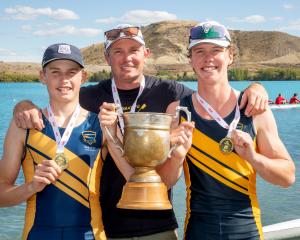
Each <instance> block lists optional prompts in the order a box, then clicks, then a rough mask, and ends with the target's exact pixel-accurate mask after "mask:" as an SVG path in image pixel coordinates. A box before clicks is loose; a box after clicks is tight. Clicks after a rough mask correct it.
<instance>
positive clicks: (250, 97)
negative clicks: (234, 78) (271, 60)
mask: <svg viewBox="0 0 300 240" xmlns="http://www.w3.org/2000/svg"><path fill="white" fill-rule="evenodd" d="M246 104H247V107H246V109H245V115H246V116H247V117H249V116H253V115H257V114H260V113H263V112H264V111H265V110H266V109H267V107H268V93H267V91H266V89H265V88H264V87H263V86H262V85H261V84H259V83H252V84H251V85H250V86H249V87H248V88H246V89H245V91H244V94H243V96H242V100H241V104H240V109H243V108H244V107H245V106H246Z"/></svg>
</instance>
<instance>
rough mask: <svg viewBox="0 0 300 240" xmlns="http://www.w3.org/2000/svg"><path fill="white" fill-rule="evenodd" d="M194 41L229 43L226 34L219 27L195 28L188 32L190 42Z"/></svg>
mask: <svg viewBox="0 0 300 240" xmlns="http://www.w3.org/2000/svg"><path fill="white" fill-rule="evenodd" d="M196 39H223V40H227V41H229V42H231V39H230V36H229V35H228V32H227V31H225V29H224V28H223V27H221V26H210V27H206V26H205V25H204V26H196V27H193V28H192V29H191V31H190V40H196Z"/></svg>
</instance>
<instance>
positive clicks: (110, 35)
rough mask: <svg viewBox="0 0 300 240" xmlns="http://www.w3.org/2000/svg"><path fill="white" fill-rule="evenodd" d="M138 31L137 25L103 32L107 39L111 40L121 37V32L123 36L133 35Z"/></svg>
mask: <svg viewBox="0 0 300 240" xmlns="http://www.w3.org/2000/svg"><path fill="white" fill-rule="evenodd" d="M139 31H140V28H139V27H126V28H122V29H112V30H109V31H106V32H105V33H104V35H105V37H106V39H107V40H110V41H113V40H116V39H118V38H119V37H121V33H123V34H124V35H123V36H125V37H134V36H137V35H138V33H139Z"/></svg>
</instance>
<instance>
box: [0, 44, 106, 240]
mask: <svg viewBox="0 0 300 240" xmlns="http://www.w3.org/2000/svg"><path fill="white" fill-rule="evenodd" d="M86 79H87V73H86V72H85V71H84V63H83V58H82V56H81V53H80V50H79V49H78V48H77V47H75V46H73V45H70V44H65V43H59V44H53V45H51V46H49V47H48V48H47V49H46V51H45V52H44V56H43V60H42V70H41V71H40V80H41V82H42V83H43V84H45V85H46V86H47V89H48V95H49V105H48V106H47V107H46V108H44V109H42V110H41V111H40V115H41V118H42V120H43V123H44V128H43V129H42V130H41V131H39V130H36V129H29V130H24V129H22V128H19V127H17V124H16V122H15V120H14V119H12V121H11V123H10V127H9V129H8V131H7V133H6V136H5V141H4V148H3V156H2V159H1V161H0V207H9V206H14V205H17V204H20V203H22V202H24V201H27V207H26V214H25V225H24V230H23V236H22V239H30V240H41V239H43V240H56V239H61V240H63V239H66V240H69V239H72V240H76V239H77V240H82V239H106V236H105V233H104V228H103V224H102V216H101V207H100V201H99V185H100V175H101V169H102V165H103V161H102V159H101V156H102V154H101V146H102V141H104V140H102V136H103V134H102V131H101V129H100V125H99V120H98V116H97V114H95V113H91V112H88V111H87V110H85V109H83V108H82V107H80V105H79V90H80V85H81V84H82V83H84V82H85V81H86ZM21 165H22V168H23V173H24V175H25V183H23V184H20V185H15V181H16V179H17V177H18V174H19V170H20V167H21Z"/></svg>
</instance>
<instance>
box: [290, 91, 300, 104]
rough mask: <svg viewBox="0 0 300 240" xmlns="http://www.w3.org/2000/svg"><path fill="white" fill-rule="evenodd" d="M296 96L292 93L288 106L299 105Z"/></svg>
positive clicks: (299, 101)
mask: <svg viewBox="0 0 300 240" xmlns="http://www.w3.org/2000/svg"><path fill="white" fill-rule="evenodd" d="M297 96H298V94H297V93H294V95H293V96H292V97H291V99H290V104H295V103H300V100H299V99H298V98H297Z"/></svg>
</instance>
